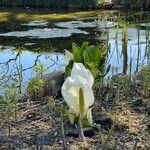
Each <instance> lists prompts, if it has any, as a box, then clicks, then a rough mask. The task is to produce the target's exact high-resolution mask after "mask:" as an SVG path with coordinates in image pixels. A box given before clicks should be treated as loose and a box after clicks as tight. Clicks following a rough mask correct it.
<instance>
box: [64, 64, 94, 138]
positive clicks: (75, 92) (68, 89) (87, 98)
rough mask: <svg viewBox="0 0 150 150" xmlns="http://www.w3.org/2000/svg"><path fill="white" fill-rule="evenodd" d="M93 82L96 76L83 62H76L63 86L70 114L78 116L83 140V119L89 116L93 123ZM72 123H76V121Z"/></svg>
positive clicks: (90, 121)
mask: <svg viewBox="0 0 150 150" xmlns="http://www.w3.org/2000/svg"><path fill="white" fill-rule="evenodd" d="M93 83H94V78H93V75H92V74H91V73H90V71H89V70H87V69H86V68H85V66H84V65H83V64H82V63H74V64H73V68H72V71H71V75H70V76H68V77H67V78H66V80H65V82H64V83H63V85H62V88H61V93H62V96H63V98H64V100H65V101H66V103H67V104H68V106H69V112H70V114H73V115H74V116H75V117H78V125H79V131H80V136H81V138H82V140H84V134H83V129H82V119H83V118H85V117H87V119H88V123H89V124H90V125H92V113H91V108H90V107H91V106H92V105H93V103H94V93H93V90H92V86H93ZM75 117H74V119H75ZM74 119H73V120H74ZM72 123H74V121H73V122H72Z"/></svg>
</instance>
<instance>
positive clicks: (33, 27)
mask: <svg viewBox="0 0 150 150" xmlns="http://www.w3.org/2000/svg"><path fill="white" fill-rule="evenodd" d="M94 15H95V16H94ZM112 15H113V13H111V15H110V16H112ZM14 16H15V14H14ZM53 16H55V17H56V15H53ZM57 16H58V14H57ZM60 16H61V14H60ZM63 17H65V16H64V15H63ZM113 17H114V15H113ZM28 19H29V18H27V20H28ZM27 20H26V21H23V20H21V21H20V22H19V21H18V22H17V21H10V20H9V21H8V22H5V23H1V24H0V45H2V46H1V47H0V88H2V85H4V84H3V83H8V82H9V81H11V80H12V79H13V77H14V75H17V74H18V68H19V69H21V71H22V75H23V84H24V85H25V84H26V83H27V81H28V79H29V78H31V77H33V76H35V74H33V71H32V68H33V67H34V66H35V65H36V62H37V61H41V62H42V63H43V64H44V65H46V66H47V67H48V68H49V69H48V70H47V72H46V73H48V72H52V71H54V70H61V69H64V65H65V60H64V56H63V54H62V52H63V50H64V49H68V50H70V49H71V43H72V42H76V43H78V44H81V43H82V42H85V41H89V42H90V44H95V43H97V44H98V45H102V44H108V45H109V54H108V60H107V65H108V64H111V66H112V70H113V72H114V71H115V73H121V72H123V73H130V74H132V73H134V72H136V71H138V70H139V69H140V67H142V66H143V65H145V64H147V63H150V60H149V55H150V49H149V41H150V31H149V22H148V21H147V22H144V21H143V22H140V23H139V24H138V25H135V24H134V23H133V24H134V25H132V26H128V25H125V28H124V27H119V25H118V24H119V21H118V22H117V21H116V20H115V19H114V20H111V19H110V20H107V19H106V20H105V19H104V20H103V19H102V18H99V16H98V14H97V13H92V16H91V17H90V18H87V16H86V15H85V13H84V15H83V16H82V18H81V17H80V18H78V17H76V16H73V15H72V16H71V19H70V18H69V19H66V20H63V21H62V20H59V19H56V18H55V19H51V18H49V19H46V18H42V17H41V16H40V18H38V20H37V18H36V20H35V19H33V20H32V19H31V18H30V19H29V20H30V21H29V20H28V21H27ZM123 23H124V24H126V22H123ZM130 24H132V23H130ZM18 47H24V48H23V49H22V50H18ZM31 51H32V52H31ZM56 52H57V53H56ZM111 75H112V72H109V74H108V76H111Z"/></svg>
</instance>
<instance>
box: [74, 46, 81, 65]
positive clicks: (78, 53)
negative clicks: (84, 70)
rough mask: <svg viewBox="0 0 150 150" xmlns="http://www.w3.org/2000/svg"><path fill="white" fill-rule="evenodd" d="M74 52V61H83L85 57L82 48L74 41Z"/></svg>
mask: <svg viewBox="0 0 150 150" xmlns="http://www.w3.org/2000/svg"><path fill="white" fill-rule="evenodd" d="M72 53H73V56H74V62H78V63H82V62H83V58H82V55H81V48H80V47H79V46H78V45H76V44H75V43H72Z"/></svg>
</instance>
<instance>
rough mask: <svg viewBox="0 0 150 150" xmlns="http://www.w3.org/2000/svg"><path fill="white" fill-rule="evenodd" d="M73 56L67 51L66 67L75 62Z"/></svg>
mask: <svg viewBox="0 0 150 150" xmlns="http://www.w3.org/2000/svg"><path fill="white" fill-rule="evenodd" d="M73 58H74V57H73V54H72V53H71V52H69V51H68V50H65V60H66V66H67V65H68V64H69V62H70V61H71V60H73Z"/></svg>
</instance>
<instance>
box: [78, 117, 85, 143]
mask: <svg viewBox="0 0 150 150" xmlns="http://www.w3.org/2000/svg"><path fill="white" fill-rule="evenodd" d="M78 129H79V134H80V138H81V140H82V141H83V142H85V137H84V132H83V128H82V122H81V115H79V117H78Z"/></svg>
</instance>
